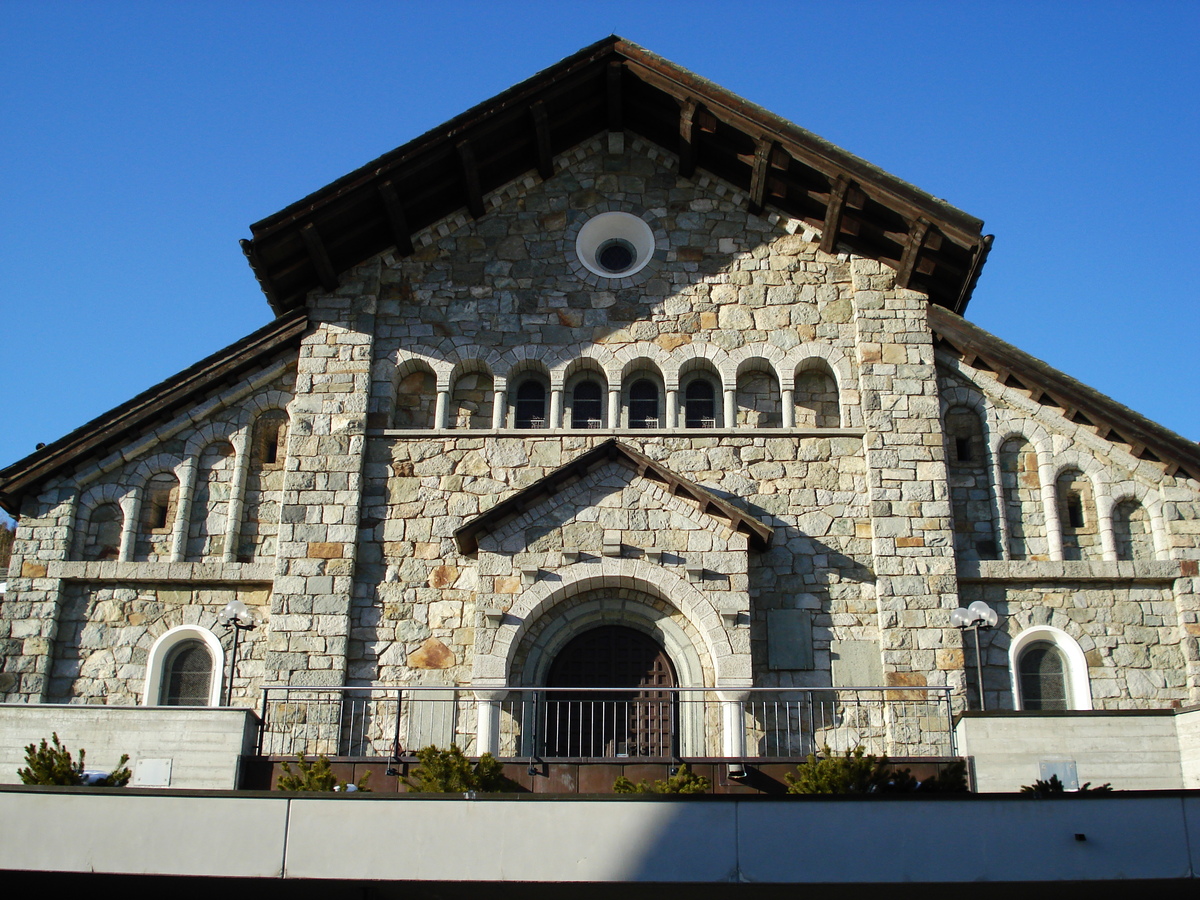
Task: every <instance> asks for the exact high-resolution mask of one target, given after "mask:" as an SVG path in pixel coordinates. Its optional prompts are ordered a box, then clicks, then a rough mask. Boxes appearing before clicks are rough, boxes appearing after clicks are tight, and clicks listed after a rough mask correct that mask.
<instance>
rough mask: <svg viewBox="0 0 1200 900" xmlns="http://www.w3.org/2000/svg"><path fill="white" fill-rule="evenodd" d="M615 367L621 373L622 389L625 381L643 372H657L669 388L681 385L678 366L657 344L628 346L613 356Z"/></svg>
mask: <svg viewBox="0 0 1200 900" xmlns="http://www.w3.org/2000/svg"><path fill="white" fill-rule="evenodd" d="M613 367H614V369H618V370H619V371H620V378H619V379H618V382H619V383H620V384H621V386H622V387H624V382H625V379H627V378H628V377H629V376H630V375H632V374H634V373H636V372H639V371H643V370H650V371H653V372H655V373H656V374H657V375H658V376H659V377H660V378H662V379H663V381H664V382H665V383H666V384H667V386H668V387H671V386H673V385H677V384H678V383H679V367H678V365H677V364H676V363H675V362H673V361H672V359H671V355H670V354H669V353H667V352H666V351H664V350H663V349H662V348H661V347H659V346H658V345H657V344H649V343H646V342H644V341H643V342H639V343H636V344H627V345H626V346H624V347H622V348H621V349H620V350H618V351H617V352H616V353H615V354H613Z"/></svg>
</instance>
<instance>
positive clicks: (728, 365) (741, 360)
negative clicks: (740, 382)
mask: <svg viewBox="0 0 1200 900" xmlns="http://www.w3.org/2000/svg"><path fill="white" fill-rule="evenodd" d="M786 370H787V354H786V353H784V351H782V350H780V349H779V348H778V347H775V346H772V345H771V344H762V343H756V344H747V345H745V346H744V347H738V348H737V349H736V350H733V351H731V352H729V353H727V354H726V357H725V361H724V363H723V368H722V369H721V378H722V380H723V381H724V382H725V383H726V384H736V383H737V379H738V376H739V375H742V374H744V373H745V372H754V371H759V372H770V373H771V374H772V375H774V376H775V379H776V380H777V381H778V382H779V384H780V385H781V386H782V385H783V383H784V380H785V379H784V375H785V372H786Z"/></svg>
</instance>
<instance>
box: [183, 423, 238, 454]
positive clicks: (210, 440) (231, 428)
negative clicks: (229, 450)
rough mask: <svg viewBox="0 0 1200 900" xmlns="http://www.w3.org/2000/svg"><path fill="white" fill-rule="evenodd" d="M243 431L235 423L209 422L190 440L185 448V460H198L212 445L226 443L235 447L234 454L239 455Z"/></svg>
mask: <svg viewBox="0 0 1200 900" xmlns="http://www.w3.org/2000/svg"><path fill="white" fill-rule="evenodd" d="M241 436H242V429H241V428H240V427H239V426H238V425H237V424H236V423H233V422H209V423H208V424H206V425H205V426H204V427H203V428H200V429H199V430H197V431H196V433H195V434H193V435H192V436H191V437H190V438H188V440H187V443H186V444H184V446H183V458H184V459H185V460H197V459H198V458H199V456H200V454H201V453H203V452H204V450H205V449H206V448H207V447H208V446H209V445H211V444H220V443H226V444H229V445H230V446H231V447H233V450H234V453H239V452H240V451H241V447H239V446H238V444H239V440H240V439H241Z"/></svg>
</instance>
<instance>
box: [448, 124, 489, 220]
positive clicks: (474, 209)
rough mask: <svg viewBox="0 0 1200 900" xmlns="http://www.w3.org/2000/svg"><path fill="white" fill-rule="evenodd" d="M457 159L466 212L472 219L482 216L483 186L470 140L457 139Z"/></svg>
mask: <svg viewBox="0 0 1200 900" xmlns="http://www.w3.org/2000/svg"><path fill="white" fill-rule="evenodd" d="M455 149H457V150H458V161H459V162H460V163H461V164H462V175H463V190H464V192H465V193H466V195H467V212H469V213H470V214H471V218H473V219H481V218H483V213H484V207H483V188H482V187H481V185H480V182H479V166H478V165H477V164H476V162H475V151H474V150H472V149H471V142H470V141H459V142H458V145H457V146H456V148H455Z"/></svg>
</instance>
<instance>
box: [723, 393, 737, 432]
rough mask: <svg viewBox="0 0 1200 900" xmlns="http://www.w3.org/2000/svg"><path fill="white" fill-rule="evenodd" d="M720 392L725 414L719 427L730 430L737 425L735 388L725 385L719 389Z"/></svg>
mask: <svg viewBox="0 0 1200 900" xmlns="http://www.w3.org/2000/svg"><path fill="white" fill-rule="evenodd" d="M721 392H722V394H723V395H724V399H725V411H724V412H725V414H724V416H723V421H722V422H721V425H722V426H723V427H725V428H732V427H733V426H734V425H736V424H737V388H736V387H731V386H729V385H725V386H723V387H722V388H721Z"/></svg>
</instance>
